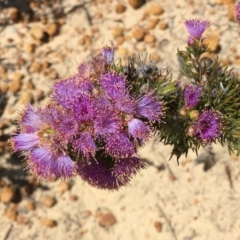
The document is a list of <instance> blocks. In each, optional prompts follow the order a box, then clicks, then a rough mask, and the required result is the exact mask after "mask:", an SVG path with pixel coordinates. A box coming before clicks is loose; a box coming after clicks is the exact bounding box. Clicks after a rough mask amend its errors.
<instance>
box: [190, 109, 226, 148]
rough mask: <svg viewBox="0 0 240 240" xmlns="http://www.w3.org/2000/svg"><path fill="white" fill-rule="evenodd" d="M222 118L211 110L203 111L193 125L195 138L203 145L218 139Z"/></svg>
mask: <svg viewBox="0 0 240 240" xmlns="http://www.w3.org/2000/svg"><path fill="white" fill-rule="evenodd" d="M221 123H222V116H221V115H220V113H219V112H216V111H213V110H204V111H203V112H202V114H201V115H200V116H199V118H198V120H196V121H195V122H194V124H193V128H194V129H195V133H196V136H197V137H199V138H200V139H201V141H202V142H203V143H206V144H210V143H211V142H213V141H215V140H217V139H219V138H220V135H221Z"/></svg>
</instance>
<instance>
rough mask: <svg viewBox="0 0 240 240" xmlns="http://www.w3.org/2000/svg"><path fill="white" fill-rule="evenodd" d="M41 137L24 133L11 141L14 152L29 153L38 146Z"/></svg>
mask: <svg viewBox="0 0 240 240" xmlns="http://www.w3.org/2000/svg"><path fill="white" fill-rule="evenodd" d="M38 144H39V136H38V135H37V134H35V133H22V134H19V135H16V136H14V137H13V138H12V139H11V147H12V149H13V150H14V152H17V151H28V150H31V149H33V148H34V147H36V146H38Z"/></svg>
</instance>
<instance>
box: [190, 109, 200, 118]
mask: <svg viewBox="0 0 240 240" xmlns="http://www.w3.org/2000/svg"><path fill="white" fill-rule="evenodd" d="M189 117H190V119H192V120H197V119H198V117H199V111H198V110H192V111H191V112H190V113H189Z"/></svg>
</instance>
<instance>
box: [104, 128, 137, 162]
mask: <svg viewBox="0 0 240 240" xmlns="http://www.w3.org/2000/svg"><path fill="white" fill-rule="evenodd" d="M105 148H106V152H107V153H108V154H109V155H111V156H112V157H114V158H127V157H131V156H133V155H134V154H135V148H134V145H133V144H132V143H131V141H130V139H129V138H128V137H127V135H126V134H125V133H124V132H120V133H118V134H117V133H116V134H113V135H111V136H109V137H108V138H107V139H106V147H105Z"/></svg>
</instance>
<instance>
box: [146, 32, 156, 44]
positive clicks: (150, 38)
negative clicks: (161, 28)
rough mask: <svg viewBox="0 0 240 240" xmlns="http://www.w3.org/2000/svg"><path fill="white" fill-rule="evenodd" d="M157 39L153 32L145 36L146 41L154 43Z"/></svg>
mask: <svg viewBox="0 0 240 240" xmlns="http://www.w3.org/2000/svg"><path fill="white" fill-rule="evenodd" d="M155 41H156V37H155V36H154V35H152V34H146V35H145V37H144V42H145V43H154V42H155Z"/></svg>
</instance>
